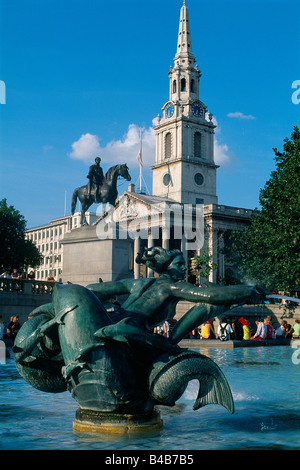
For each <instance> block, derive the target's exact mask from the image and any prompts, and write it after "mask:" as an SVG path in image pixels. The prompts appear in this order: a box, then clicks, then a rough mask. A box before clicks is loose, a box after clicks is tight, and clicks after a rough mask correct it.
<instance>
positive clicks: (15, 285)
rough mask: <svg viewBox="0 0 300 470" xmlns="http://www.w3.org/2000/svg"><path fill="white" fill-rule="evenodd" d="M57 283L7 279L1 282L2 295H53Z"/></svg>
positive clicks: (0, 291)
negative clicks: (8, 293) (3, 293)
mask: <svg viewBox="0 0 300 470" xmlns="http://www.w3.org/2000/svg"><path fill="white" fill-rule="evenodd" d="M54 287H55V282H51V281H35V280H34V281H30V280H27V279H6V278H1V280H0V295H1V293H2V292H11V293H14V294H24V295H26V294H52V292H53V290H54Z"/></svg>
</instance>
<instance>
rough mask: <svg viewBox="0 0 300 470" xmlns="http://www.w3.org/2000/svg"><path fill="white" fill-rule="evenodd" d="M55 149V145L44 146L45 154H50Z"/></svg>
mask: <svg viewBox="0 0 300 470" xmlns="http://www.w3.org/2000/svg"><path fill="white" fill-rule="evenodd" d="M53 148H54V147H53V145H44V146H43V152H49V151H50V150H52V149H53Z"/></svg>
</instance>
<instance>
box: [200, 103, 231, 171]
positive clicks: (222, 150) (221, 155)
mask: <svg viewBox="0 0 300 470" xmlns="http://www.w3.org/2000/svg"><path fill="white" fill-rule="evenodd" d="M208 115H209V112H207V114H206V120H209V118H208ZM212 123H213V124H214V125H215V126H216V128H215V139H214V156H215V163H216V165H220V166H222V167H224V166H227V165H230V164H231V163H232V159H233V157H232V155H231V153H230V150H229V147H228V145H227V144H221V143H220V142H219V140H218V138H219V136H220V137H221V127H220V126H219V125H218V121H217V119H216V118H215V116H213V117H212ZM216 136H218V137H216Z"/></svg>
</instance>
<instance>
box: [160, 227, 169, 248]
mask: <svg viewBox="0 0 300 470" xmlns="http://www.w3.org/2000/svg"><path fill="white" fill-rule="evenodd" d="M169 237H170V231H169V230H168V229H166V228H165V227H163V228H162V248H164V249H165V250H169V247H170V238H169Z"/></svg>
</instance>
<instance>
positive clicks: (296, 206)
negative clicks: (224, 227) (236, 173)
mask: <svg viewBox="0 0 300 470" xmlns="http://www.w3.org/2000/svg"><path fill="white" fill-rule="evenodd" d="M273 150H274V153H275V157H274V160H275V164H276V168H275V170H274V171H273V172H272V173H271V176H270V179H269V180H268V181H267V182H266V184H265V186H264V188H263V189H261V190H260V194H259V203H260V206H261V210H257V209H256V210H255V211H254V214H253V216H252V218H251V223H250V225H249V226H248V227H246V229H245V230H244V231H242V232H237V231H235V232H233V233H232V235H231V237H230V242H231V245H230V247H229V248H227V249H226V254H227V256H229V257H230V258H231V261H232V263H233V264H234V265H235V267H237V268H238V269H239V272H240V276H241V277H240V279H241V281H243V282H249V281H253V282H255V283H256V284H258V285H261V286H262V287H265V288H266V289H268V290H285V291H287V292H291V291H293V290H299V288H300V217H299V215H300V131H299V128H298V127H294V130H293V132H292V134H291V138H285V139H284V145H283V152H280V151H278V150H277V149H276V148H274V149H273Z"/></svg>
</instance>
